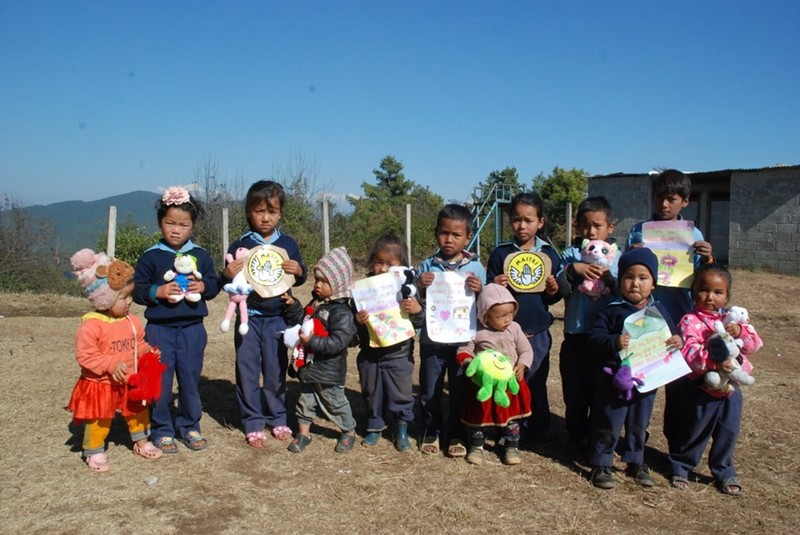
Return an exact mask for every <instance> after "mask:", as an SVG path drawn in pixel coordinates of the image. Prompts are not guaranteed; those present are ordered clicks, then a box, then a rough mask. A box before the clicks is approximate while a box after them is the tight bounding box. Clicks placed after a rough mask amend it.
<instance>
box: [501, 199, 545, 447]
mask: <svg viewBox="0 0 800 535" xmlns="http://www.w3.org/2000/svg"><path fill="white" fill-rule="evenodd" d="M509 219H510V221H511V230H512V231H513V233H514V238H513V240H512V241H511V243H508V244H505V245H501V246H499V247H497V248H496V249H495V250H494V251H492V254H491V255H490V256H489V262H488V263H487V264H486V282H487V283H490V282H494V283H495V284H499V285H501V286H504V287H506V288H508V290H509V291H510V292H511V295H513V296H514V299H516V301H517V303H518V304H519V310H518V311H517V315H516V316H515V317H514V321H516V322H517V323H519V325H520V327H522V331H523V332H524V333H525V336H527V337H528V340H529V341H530V343H531V346H532V347H533V365H532V366H531V367H530V369H528V371H527V372H526V374H525V382H527V383H528V388H529V389H530V391H531V416H530V418H528V420H527V421H526V422H523V425H522V430H521V431H522V442H523V443H529V444H530V443H532V442H537V441H539V440H541V439H542V438H543V437H544V435H545V433H547V430H548V429H549V427H550V404H549V402H548V399H547V376H548V374H549V373H550V347H551V346H552V345H553V338H552V336H551V335H550V325H552V323H553V315H552V314H550V311H549V310H548V308H549V307H550V305H553V304H555V303H557V302H558V300H559V299H561V297H560V296H559V293H558V281H557V280H556V278H555V276H554V275H553V274H555V273H558V270H559V267H560V265H561V257H560V256H559V255H558V252H557V251H556V249H555V247H553V245H552V244H551V243H550V241H549V239H548V238H547V231H546V218H545V215H544V203H543V202H542V198H541V197H539V195H538V194H536V193H532V192H527V193H518V194H517V195H515V196H514V198H513V199H511V205H510V206H509ZM520 251H534V252H539V253H544V254H546V255H547V256H548V257H549V258H550V263H551V264H552V273H551V274H550V275H549V276H548V277H547V279H546V280H545V289H544V291H543V292H540V293H520V292H517V291H516V290H515V289H514V288H513V287H512V286H510V285H509V284H508V275H506V273H505V270H504V269H503V264H504V262H505V260H506V257H507V256H508V255H512V254H515V253H518V252H520Z"/></svg>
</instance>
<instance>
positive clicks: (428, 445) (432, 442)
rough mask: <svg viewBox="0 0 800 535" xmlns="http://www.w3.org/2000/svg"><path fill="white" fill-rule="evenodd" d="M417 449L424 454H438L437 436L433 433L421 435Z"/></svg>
mask: <svg viewBox="0 0 800 535" xmlns="http://www.w3.org/2000/svg"><path fill="white" fill-rule="evenodd" d="M419 450H420V451H421V452H422V453H424V454H426V455H438V454H439V437H437V436H435V435H432V436H425V437H423V438H422V445H420V447H419Z"/></svg>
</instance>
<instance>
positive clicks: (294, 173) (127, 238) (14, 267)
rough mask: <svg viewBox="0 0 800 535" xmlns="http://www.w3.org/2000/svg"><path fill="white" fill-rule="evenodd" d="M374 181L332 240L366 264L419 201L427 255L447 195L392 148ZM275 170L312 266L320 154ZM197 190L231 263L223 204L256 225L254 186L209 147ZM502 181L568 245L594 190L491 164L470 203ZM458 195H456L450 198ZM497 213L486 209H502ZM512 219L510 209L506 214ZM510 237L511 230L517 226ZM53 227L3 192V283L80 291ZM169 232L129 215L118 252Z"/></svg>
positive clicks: (415, 248) (318, 242) (486, 246)
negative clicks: (571, 223) (577, 215)
mask: <svg viewBox="0 0 800 535" xmlns="http://www.w3.org/2000/svg"><path fill="white" fill-rule="evenodd" d="M372 173H373V175H374V178H375V181H374V183H368V182H363V183H362V184H361V188H362V190H363V194H362V195H360V196H349V197H348V198H347V202H348V203H349V205H350V206H349V208H351V210H349V211H345V210H342V209H340V207H339V206H338V205H337V204H335V203H329V206H330V209H329V223H330V224H329V235H330V243H331V246H332V247H336V246H341V245H343V246H345V247H346V248H347V250H348V252H349V253H350V256H351V257H352V258H353V260H354V262H355V263H356V265H361V266H364V265H365V264H366V261H367V257H368V256H369V253H370V250H371V248H372V245H373V243H374V242H375V240H376V239H377V237H378V236H380V235H381V234H383V233H384V232H387V231H389V230H392V231H394V232H395V233H397V234H398V235H399V236H401V238H402V237H404V236H405V217H406V205H407V204H408V205H410V206H411V221H412V225H411V251H410V254H411V257H412V263H414V264H418V263H419V262H420V261H421V260H422V259H423V258H425V257H427V256H430V255H431V254H433V252H435V250H436V239H435V235H434V229H435V226H436V216H437V214H438V212H439V210H440V209H441V208H442V206H444V204H445V200H444V199H443V198H442V197H441V196H440V195H437V194H435V193H433V192H432V191H431V190H430V189H429V188H428V187H427V186H422V185H420V184H417V183H416V182H414V181H412V180H410V179H408V178H406V176H405V173H404V172H403V163H402V162H401V161H400V160H398V159H397V158H395V157H394V156H392V155H387V156H385V157H383V158H382V159H381V161H380V164H379V165H378V167H377V168H376V169H373V171H372ZM272 174H273V177H272V180H275V181H276V182H279V183H281V184H282V185H283V186H284V189H285V190H286V204H285V206H284V211H283V217H282V220H281V226H282V229H283V230H284V231H285V232H286V233H288V234H289V235H291V236H292V237H294V238H295V240H296V241H297V242H298V245H299V246H300V250H301V252H302V254H303V258H304V260H305V261H306V263H307V264H308V265H309V266H311V265H313V264H314V263H315V262H316V260H317V259H319V258H320V257H321V256H322V254H323V252H324V244H323V228H322V226H323V221H322V210H321V199H322V195H323V193H322V192H323V191H324V189H325V188H324V184H320V183H319V182H318V180H317V169H316V166H315V165H314V163H313V162H309V161H308V160H306V159H304V158H303V157H302V156H297V157H293V158H290V161H289V163H288V164H287V165H286V166H284V167H281V168H277V169H275V170H273V173H272ZM194 184H195V186H196V188H195V191H193V192H192V194H193V195H195V196H196V197H198V198H199V200H200V201H201V202H202V203H203V205H204V209H205V216H204V217H203V218H202V219H200V220H198V222H197V224H196V225H195V228H194V237H193V239H194V240H195V241H196V242H197V243H199V244H200V245H202V246H203V247H204V248H206V249H207V250H208V251H209V252H210V254H211V255H212V258H214V260H215V262H216V263H217V267H218V268H219V269H220V270H221V269H222V267H223V266H222V259H223V258H224V251H223V250H222V247H223V236H222V232H223V230H222V229H223V225H222V218H223V208H228V225H229V237H228V238H229V240H230V241H232V240H234V239H235V238H236V237H238V236H239V235H241V234H242V233H243V232H244V231H246V230H247V228H248V225H247V220H246V217H245V214H244V209H243V202H242V199H243V198H244V193H245V191H246V189H247V187H248V186H249V184H247V183H246V182H245V180H244V178H243V177H236V178H235V179H234V180H233V181H231V182H230V183H228V182H224V181H221V180H220V179H219V177H218V165H217V163H216V162H215V161H214V160H213V159H211V158H209V157H206V158H205V159H204V161H203V163H202V164H201V166H199V167H198V169H197V170H196V171H195V175H194ZM497 186H502V187H506V188H511V190H513V191H530V190H533V191H536V192H538V193H539V195H540V196H541V197H542V199H543V201H544V204H545V214H546V216H547V217H546V220H547V224H548V227H549V229H548V234H549V236H550V238H551V240H552V241H553V243H554V244H555V245H556V246H557V247H558V248H562V247H563V246H564V245H565V244H564V236H565V229H566V225H567V221H566V217H565V213H566V205H567V204H568V203H569V204H572V205H573V209H574V208H575V207H576V206H577V204H578V203H579V202H580V201H581V200H582V199H583V198H584V197H585V196H586V192H587V189H588V173H586V172H585V171H583V170H582V169H575V168H573V169H569V170H566V169H562V168H560V167H556V168H554V169H553V171H552V172H551V173H550V174H549V175H544V174H543V173H539V174H538V175H537V176H535V177H534V178H533V179H532V180H531V181H530V183H529V184H526V183H524V182H521V181H520V178H519V174H518V172H517V170H516V168H514V167H506V168H504V169H502V170H495V171H492V172H491V173H489V175H488V176H487V177H486V179H485V180H483V181H482V182H480V184H479V185H478V186H477V187H476V188H475V189H474V191H473V196H472V199H471V201H470V204H471V205H468V208H470V209H472V210H473V212H474V211H477V210H478V209H479V208H480V207H481V206H482V205H483V201H484V200H486V199H483V198H481V196H482V195H489V194H490V192H491V191H492V190H493V188H495V187H497ZM449 202H453V201H449ZM493 217H494V215H493V214H492V213H488V212H487V213H484V214H481V218H482V219H483V218H493ZM501 217H503V218H504V223H505V225H501V228H506V229H510V226H509V225H508V224H507V222H508V218H507V215H506V214H505V213H503V214H502V215H501ZM487 223H490V224H487V225H485V226H484V229H483V230H482V233H481V240H480V247H481V250H480V255H481V258H483V259H486V258H488V255H489V253H490V252H491V249H492V248H493V247H494V224H493V222H491V221H489V222H487ZM505 234H506V235H505V236H502V237H501V239H502V240H507V239H510V230H509V231H507V232H505ZM52 235H53V228H52V225H50V224H49V222H48V221H46V220H41V219H38V218H35V217H32V216H31V215H30V214H28V213H26V211H25V210H24V207H23V206H21V205H20V204H19V203H16V202H13V201H12V200H11V199H9V198H8V196H7V195H4V197H3V199H2V202H0V291H4V292H36V293H67V294H76V293H77V292H78V285H77V284H76V283H75V281H74V279H72V278H71V277H67V276H65V273H69V270H70V266H69V257H68V255H66V257H63V256H64V253H59V252H58V251H56V250H55V249H54V248H53V247H52V246H48V243H52V240H49V239H48V236H51V237H52ZM160 237H161V235H160V232H155V233H149V232H146V231H145V230H144V229H143V228H142V227H140V226H138V225H136V224H135V223H133V222H131V221H126V222H123V223H121V224H120V225H119V226H118V228H117V231H116V241H115V256H117V257H118V258H120V259H122V260H125V261H126V262H129V263H131V264H135V263H136V260H137V259H138V257H139V255H140V254H141V253H142V252H143V251H144V250H145V249H147V248H148V247H150V246H151V245H153V244H154V243H155V242H156V241H158V239H159V238H160ZM106 240H107V236H105V235H103V236H101V237H99V239H98V242H97V244H96V246H95V247H96V250H105V248H106Z"/></svg>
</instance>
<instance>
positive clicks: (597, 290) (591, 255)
mask: <svg viewBox="0 0 800 535" xmlns="http://www.w3.org/2000/svg"><path fill="white" fill-rule="evenodd" d="M616 255H617V244H616V243H614V244H608V243H606V242H604V241H603V240H583V242H582V243H581V262H584V263H586V264H600V265H601V266H603V267H605V268H606V269H608V268H610V267H611V265H612V264H613V263H614V257H615V256H616ZM578 291H580V292H583V293H585V294H586V295H588V296H590V297H591V298H592V299H594V300H595V301H597V300H598V299H600V298H601V297H602V296H604V295H607V294H609V293H611V288H609V287H608V286H606V283H605V282H604V281H603V279H597V280H589V279H584V281H583V282H582V283H581V284H580V286H578Z"/></svg>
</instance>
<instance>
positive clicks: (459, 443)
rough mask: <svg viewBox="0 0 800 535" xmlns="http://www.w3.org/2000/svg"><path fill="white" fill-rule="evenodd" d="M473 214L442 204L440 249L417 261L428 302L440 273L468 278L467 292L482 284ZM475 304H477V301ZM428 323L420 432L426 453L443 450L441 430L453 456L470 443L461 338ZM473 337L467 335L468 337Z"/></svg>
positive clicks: (423, 346) (423, 348) (483, 273)
mask: <svg viewBox="0 0 800 535" xmlns="http://www.w3.org/2000/svg"><path fill="white" fill-rule="evenodd" d="M471 221H472V214H470V212H469V210H467V208H465V207H464V206H461V205H458V204H448V205H446V206H445V207H444V208H442V209H441V211H440V212H439V215H438V216H437V218H436V230H435V232H436V243H437V244H438V246H439V249H438V250H437V251H436V253H435V254H433V255H432V256H430V257H428V258H426V259H425V260H424V261H423V262H422V264H420V266H419V272H420V275H419V277H418V278H417V286H418V288H419V290H420V299H421V301H422V302H423V304H424V301H425V295H426V289H427V288H428V287H429V286H430V285H431V284H432V283H433V279H434V276H435V274H436V273H445V272H456V273H459V274H461V275H463V276H464V277H465V279H464V288H465V290H466V291H468V292H471V293H473V294H477V293H479V292H480V291H481V289H482V288H483V282H482V281H483V280H485V279H486V270H485V269H484V268H483V266H482V265H481V263H480V261H479V260H478V258H477V257H476V256H475V255H473V254H472V253H470V252H469V251H467V250H466V247H467V245H468V244H469V241H470V240H471V239H472V229H471ZM473 306H474V303H473ZM427 327H428V326H427V324H426V325H425V326H424V327H423V329H422V333H421V334H420V343H419V349H420V370H419V386H420V404H421V406H422V418H423V423H424V426H425V428H424V431H423V435H422V446H421V448H420V449H421V451H422V453H428V454H437V453H439V442H440V439H441V435H442V434H446V435H447V439H448V442H447V444H448V446H447V453H448V455H450V456H451V457H464V456H466V454H467V448H466V446H465V445H464V440H463V438H462V435H463V426H462V425H461V421H460V415H461V402H462V400H463V396H464V392H463V390H464V385H463V382H464V377H463V374H462V372H461V367H460V366H459V365H458V363H457V362H456V350H457V349H458V347H459V346H460V345H461V342H455V341H454V342H450V343H442V342H437V341H435V340H433V339H431V337H430V333H429V332H428V328H427ZM468 340H469V338H467V339H465V340H463V342H467V341H468ZM445 373H447V380H448V389H449V392H450V397H449V407H450V409H449V412H448V416H447V427H446V429H445V430H443V429H442V391H443V390H444V376H445Z"/></svg>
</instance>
